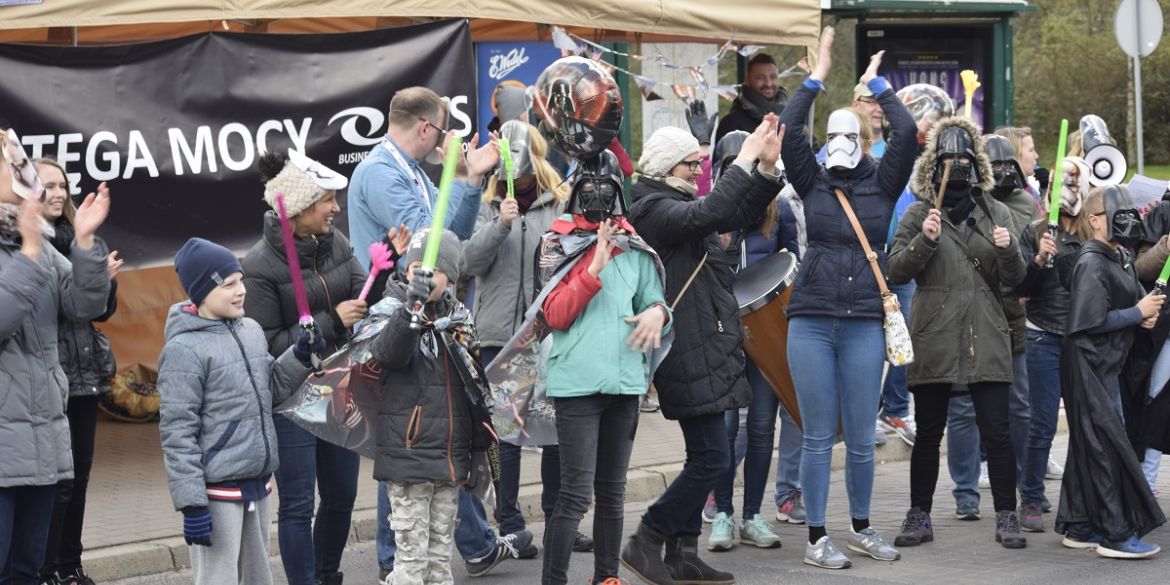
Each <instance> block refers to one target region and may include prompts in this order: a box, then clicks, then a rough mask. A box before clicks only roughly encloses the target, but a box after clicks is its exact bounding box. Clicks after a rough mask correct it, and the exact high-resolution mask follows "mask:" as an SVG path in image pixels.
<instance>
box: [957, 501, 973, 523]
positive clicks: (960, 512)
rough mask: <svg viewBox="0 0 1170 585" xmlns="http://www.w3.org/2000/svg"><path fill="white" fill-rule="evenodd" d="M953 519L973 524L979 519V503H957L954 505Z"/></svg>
mask: <svg viewBox="0 0 1170 585" xmlns="http://www.w3.org/2000/svg"><path fill="white" fill-rule="evenodd" d="M955 518H958V519H959V520H966V521H968V522H973V521H975V520H978V519H979V502H959V503H958V504H956V505H955Z"/></svg>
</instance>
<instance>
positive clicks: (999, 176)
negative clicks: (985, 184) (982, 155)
mask: <svg viewBox="0 0 1170 585" xmlns="http://www.w3.org/2000/svg"><path fill="white" fill-rule="evenodd" d="M983 150H984V151H985V152H986V153H987V158H989V159H991V168H992V171H991V172H992V174H993V175H994V176H995V187H994V189H993V191H992V194H993V195H995V196H996V197H1005V196H1007V195H1010V194H1011V193H1012V192H1013V191H1015V190H1016V189H1023V188H1024V171H1023V169H1021V168H1020V163H1019V161H1018V160H1017V159H1016V150H1015V148H1012V141H1011V140H1008V139H1007V137H1005V136H1000V135H998V134H989V135H987V136H986V138H985V139H984V142H983ZM996 165H1000V168H998V169H997V168H995V167H996Z"/></svg>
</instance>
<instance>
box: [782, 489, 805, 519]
mask: <svg viewBox="0 0 1170 585" xmlns="http://www.w3.org/2000/svg"><path fill="white" fill-rule="evenodd" d="M776 519H777V520H779V521H781V522H788V523H789V524H804V519H805V514H804V503H803V502H801V496H800V492H792V493H791V494H788V496H787V497H785V498H784V499H783V500H781V501H780V503H779V504H776Z"/></svg>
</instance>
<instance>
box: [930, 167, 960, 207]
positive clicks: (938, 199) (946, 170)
mask: <svg viewBox="0 0 1170 585" xmlns="http://www.w3.org/2000/svg"><path fill="white" fill-rule="evenodd" d="M954 164H955V159H953V158H948V159H947V160H946V162H944V163H943V176H942V182H941V183H939V185H938V194H937V195H935V196H934V208H935V209H942V204H943V193H945V192H946V187H947V181H949V180H950V179H951V166H952V165H954Z"/></svg>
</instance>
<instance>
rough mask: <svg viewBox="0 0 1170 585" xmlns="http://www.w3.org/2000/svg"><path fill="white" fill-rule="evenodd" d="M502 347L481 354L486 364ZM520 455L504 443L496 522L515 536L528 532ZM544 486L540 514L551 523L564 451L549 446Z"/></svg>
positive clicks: (544, 455) (542, 474) (542, 463)
mask: <svg viewBox="0 0 1170 585" xmlns="http://www.w3.org/2000/svg"><path fill="white" fill-rule="evenodd" d="M500 349H502V348H499V347H484V348H482V349H481V350H480V354H481V358H482V360H483V363H485V364H490V363H491V362H492V361H493V360H495V359H496V356H498V355H500ZM520 454H521V449H520V447H517V446H516V445H513V444H511V443H504V442H500V509H499V510H496V522H497V524H498V526H499V528H500V534H514V533H516V532H520V531H521V530H524V514H522V513H521V512H520V506H519V505H518V504H517V500H518V499H519V497H520ZM540 482H541V483H542V484H543V485H544V490H543V491H542V492H541V494H540V510H541V512H544V517H545V519H546V521H547V519H548V517H549V516H552V513H553V508H554V507H555V506H556V505H557V495H558V494H560V491H561V451H560V449H559V448H558V447H557V446H556V445H545V446H544V447H543V450H542V453H541V456H540Z"/></svg>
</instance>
